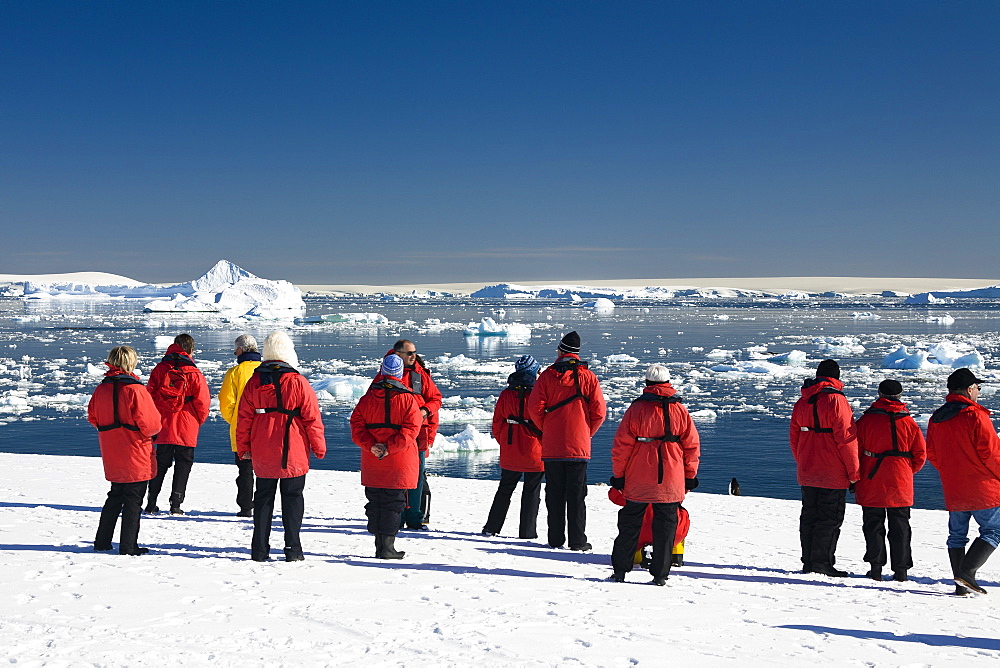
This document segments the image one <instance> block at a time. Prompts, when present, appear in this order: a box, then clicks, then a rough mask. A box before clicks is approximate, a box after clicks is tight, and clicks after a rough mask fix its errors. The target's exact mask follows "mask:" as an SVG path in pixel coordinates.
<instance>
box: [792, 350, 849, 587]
mask: <svg viewBox="0 0 1000 668" xmlns="http://www.w3.org/2000/svg"><path fill="white" fill-rule="evenodd" d="M843 389H844V384H843V383H841V382H840V365H839V364H837V362H836V361H835V360H823V361H822V362H820V363H819V366H817V367H816V377H815V378H810V379H808V380H806V381H805V383H803V384H802V396H801V397H800V398H799V400H798V401H796V402H795V406H794V407H793V408H792V421H791V424H790V425H789V433H788V436H789V441H790V443H791V446H792V455H793V456H794V457H795V465H796V470H797V474H798V481H799V485H800V486H801V487H802V513H801V514H800V515H799V540H800V541H801V543H802V572H803V573H822V574H823V575H828V576H830V577H847V576H848V575H850V574H849V573H848V572H847V571H841V570H838V569H837V568H835V567H834V564H835V563H836V552H837V539H838V538H839V537H840V527H841V525H842V524H843V523H844V510H845V506H846V504H847V489H848V488H849V487H850V486H851V484H852V483H855V482H857V481H858V478H859V477H860V475H861V474H860V473H859V471H858V467H859V464H858V439H857V435H856V434H855V428H854V414H853V412H852V411H851V405H850V403H848V401H847V397H845V396H844V393H843V391H842V390H843Z"/></svg>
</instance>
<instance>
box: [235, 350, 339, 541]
mask: <svg viewBox="0 0 1000 668" xmlns="http://www.w3.org/2000/svg"><path fill="white" fill-rule="evenodd" d="M261 357H263V358H264V360H263V361H262V362H261V363H260V366H258V367H257V368H256V369H254V373H253V375H252V376H251V377H250V380H248V381H247V384H246V385H245V386H244V387H243V394H242V395H241V396H240V403H239V407H238V408H237V416H236V454H237V456H238V457H240V458H241V459H249V460H250V461H251V462H252V464H253V472H254V475H256V476H257V488H256V490H255V492H254V495H253V538H252V540H251V544H250V558H251V559H253V560H254V561H270V559H271V557H270V552H271V544H270V538H271V519H272V517H273V515H274V497H275V494H276V492H277V491H278V489H279V487H280V489H281V523H282V525H283V526H284V528H285V561H302V560H303V559H305V556H304V555H303V554H302V542H301V540H300V539H299V530H300V528H301V527H302V516H303V514H304V513H305V499H304V497H303V494H302V492H303V490H304V489H305V486H306V474H307V473H308V472H309V454H310V453H312V454H314V455H316V457H318V458H319V459H323V457H324V456H326V437H325V433H324V429H323V416H322V414H321V413H320V410H319V402H318V401H317V400H316V392H315V391H314V390H313V389H312V386H311V385H309V381H307V380H306V379H305V377H304V376H302V375H301V374H300V373H299V372H298V371H296V370H295V367H296V366H298V363H299V360H298V356H297V355H296V354H295V346H294V345H293V344H292V340H291V339H289V338H288V335H287V334H285V333H284V332H280V331H279V332H272V333H271V335H270V336H268V337H267V339H265V341H264V352H263V354H262V355H261Z"/></svg>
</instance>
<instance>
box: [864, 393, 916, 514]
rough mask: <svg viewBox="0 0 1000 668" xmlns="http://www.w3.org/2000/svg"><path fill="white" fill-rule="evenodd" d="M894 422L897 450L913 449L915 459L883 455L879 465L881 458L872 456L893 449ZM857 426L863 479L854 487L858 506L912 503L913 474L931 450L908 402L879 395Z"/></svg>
mask: <svg viewBox="0 0 1000 668" xmlns="http://www.w3.org/2000/svg"><path fill="white" fill-rule="evenodd" d="M886 413H889V415H887V414H886ZM893 415H895V416H897V417H893ZM893 422H895V426H896V444H895V449H896V450H900V451H903V452H909V453H910V454H911V457H912V458H907V457H905V456H899V455H890V456H887V457H883V458H882V459H881V462H882V463H881V464H879V463H878V462H879V461H880V460H879V458H877V457H873V456H872V455H876V454H878V453H880V452H889V451H892V450H893V440H892V425H893ZM856 428H857V433H858V455H859V457H860V463H861V478H860V479H859V480H858V482H857V484H856V485H855V486H854V499H855V501H857V502H858V505H862V506H868V507H869V508H905V507H909V506H912V505H913V474H914V473H916V472H917V471H919V470H920V469H921V468H923V466H924V461H925V460H926V459H927V450H926V448H925V446H924V435H923V434H922V433H921V432H920V427H919V426H917V423H916V422H914V421H913V418H912V417H910V416H909V414H907V412H906V404H904V403H902V402H900V401H893V400H891V399H886V398H885V397H879V399H878V401H876V402H875V403H873V404H872V405H871V408H869V409H868V410H867V411H865V414H864V415H862V416H861V417H860V418H858V421H857V423H856ZM869 453H870V454H869ZM876 466H877V467H878V468H877V469H876ZM873 471H874V475H872V472H873Z"/></svg>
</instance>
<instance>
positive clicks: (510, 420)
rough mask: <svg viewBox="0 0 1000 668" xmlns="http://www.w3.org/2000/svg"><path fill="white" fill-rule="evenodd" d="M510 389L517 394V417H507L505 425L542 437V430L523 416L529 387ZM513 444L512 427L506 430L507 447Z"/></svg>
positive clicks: (522, 386)
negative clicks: (523, 429)
mask: <svg viewBox="0 0 1000 668" xmlns="http://www.w3.org/2000/svg"><path fill="white" fill-rule="evenodd" d="M510 389H512V390H514V392H516V393H517V415H508V416H507V424H509V425H516V424H519V425H521V426H522V427H524V428H525V429H527V430H528V431H529V432H531V434H532V435H533V436H535V437H536V438H540V437H541V435H542V430H541V429H539V428H538V427H537V426H535V423H534V422H532V420H531V418H529V417H527V416H525V414H524V404H525V402H526V401H527V399H528V393H529V392H531V388H530V387H526V386H524V385H516V386H514V387H511V388H510ZM513 442H514V429H513V428H512V427H508V428H507V445H511V444H512V443H513Z"/></svg>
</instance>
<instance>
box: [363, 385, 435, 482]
mask: <svg viewBox="0 0 1000 668" xmlns="http://www.w3.org/2000/svg"><path fill="white" fill-rule="evenodd" d="M386 396H388V398H389V404H388V405H389V411H388V415H387V414H386ZM422 422H423V416H422V415H421V413H420V397H418V396H417V395H416V394H413V393H412V392H410V391H409V388H407V387H406V386H404V385H403V384H402V383H400V381H399V379H397V378H393V377H392V376H383V375H381V374H379V375H378V376H375V380H374V381H372V384H371V387H369V388H368V391H367V392H366V393H365V395H364V396H363V397H361V400H360V401H358V405H357V406H355V407H354V412H353V413H351V439H352V440H353V441H354V443H355V444H356V445H357V446H358V447H359V448H361V484H362V485H364V486H365V487H378V488H382V489H416V487H417V478H418V476H419V474H420V455H418V454H417V452H418V451H417V435H418V434H419V433H420V425H421V423H422ZM378 425H395V426H396V427H398V429H397V428H394V427H390V426H378ZM376 443H384V444H385V445H386V448H387V449H388V454H387V455H386V456H385V457H383V458H382V459H379V458H378V457H376V456H375V455H373V454H372V452H371V448H372V446H373V445H375V444H376Z"/></svg>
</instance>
